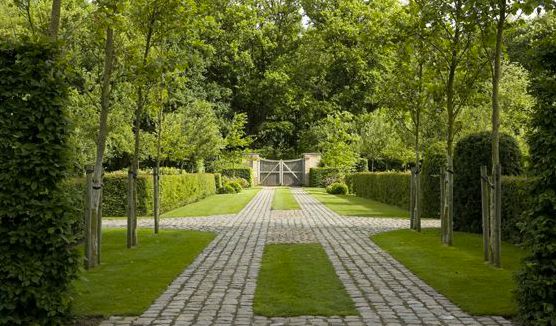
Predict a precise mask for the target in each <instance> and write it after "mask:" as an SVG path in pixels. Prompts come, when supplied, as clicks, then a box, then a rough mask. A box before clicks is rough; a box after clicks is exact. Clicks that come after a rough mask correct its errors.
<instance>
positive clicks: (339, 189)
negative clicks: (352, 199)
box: [326, 182, 348, 195]
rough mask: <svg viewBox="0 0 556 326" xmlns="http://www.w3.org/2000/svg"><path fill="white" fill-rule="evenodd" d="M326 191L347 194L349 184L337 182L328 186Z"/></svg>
mask: <svg viewBox="0 0 556 326" xmlns="http://www.w3.org/2000/svg"><path fill="white" fill-rule="evenodd" d="M326 192H327V193H329V194H332V195H347V193H348V186H347V185H346V184H345V183H341V182H335V183H333V184H331V185H329V186H328V187H326Z"/></svg>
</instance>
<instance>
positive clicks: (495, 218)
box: [490, 164, 502, 267]
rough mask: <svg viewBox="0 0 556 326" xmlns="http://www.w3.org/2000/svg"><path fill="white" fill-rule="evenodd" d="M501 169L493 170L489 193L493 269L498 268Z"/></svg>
mask: <svg viewBox="0 0 556 326" xmlns="http://www.w3.org/2000/svg"><path fill="white" fill-rule="evenodd" d="M501 178H502V169H501V166H500V164H497V165H496V166H495V167H494V168H493V176H492V191H491V204H490V207H491V213H490V246H491V260H490V263H491V264H492V265H494V266H495V267H500V266H501V263H500V260H501V259H500V256H501V254H500V251H501V250H500V249H501V245H502V238H501V234H500V229H501V224H502V184H501Z"/></svg>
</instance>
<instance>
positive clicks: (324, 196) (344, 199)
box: [305, 188, 409, 217]
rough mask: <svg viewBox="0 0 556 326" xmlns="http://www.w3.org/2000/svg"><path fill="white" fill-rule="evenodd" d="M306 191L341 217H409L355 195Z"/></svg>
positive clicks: (407, 213)
mask: <svg viewBox="0 0 556 326" xmlns="http://www.w3.org/2000/svg"><path fill="white" fill-rule="evenodd" d="M305 191H307V192H308V193H309V194H311V196H313V197H315V198H316V199H317V200H319V201H320V202H321V203H323V204H324V205H326V207H328V208H330V209H331V210H333V211H334V212H336V213H338V214H339V215H345V216H372V217H409V212H408V211H406V210H405V209H401V208H399V207H396V206H392V205H387V204H384V203H381V202H377V201H374V200H371V199H367V198H361V197H357V196H354V195H331V194H328V193H327V192H326V190H324V189H323V188H305Z"/></svg>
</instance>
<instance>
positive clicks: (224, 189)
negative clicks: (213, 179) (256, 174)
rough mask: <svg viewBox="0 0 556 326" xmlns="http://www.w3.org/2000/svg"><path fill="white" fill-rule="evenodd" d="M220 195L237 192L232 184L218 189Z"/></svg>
mask: <svg viewBox="0 0 556 326" xmlns="http://www.w3.org/2000/svg"><path fill="white" fill-rule="evenodd" d="M218 193H219V194H236V193H237V190H236V188H234V187H233V186H232V185H231V184H229V183H227V184H224V185H223V186H222V187H220V188H218Z"/></svg>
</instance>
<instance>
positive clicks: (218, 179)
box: [214, 173, 222, 189]
mask: <svg viewBox="0 0 556 326" xmlns="http://www.w3.org/2000/svg"><path fill="white" fill-rule="evenodd" d="M214 184H215V185H216V189H220V188H222V174H220V173H215V174H214Z"/></svg>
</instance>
